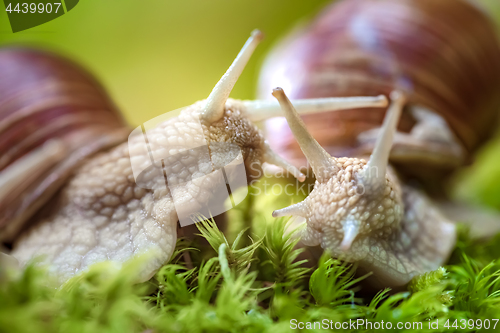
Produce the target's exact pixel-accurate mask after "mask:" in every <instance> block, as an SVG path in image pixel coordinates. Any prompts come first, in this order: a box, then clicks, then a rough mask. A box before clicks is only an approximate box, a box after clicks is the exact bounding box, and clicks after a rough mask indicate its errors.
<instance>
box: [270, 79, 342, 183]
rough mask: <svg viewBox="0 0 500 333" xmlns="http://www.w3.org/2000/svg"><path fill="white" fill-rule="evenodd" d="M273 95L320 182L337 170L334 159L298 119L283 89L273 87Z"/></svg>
mask: <svg viewBox="0 0 500 333" xmlns="http://www.w3.org/2000/svg"><path fill="white" fill-rule="evenodd" d="M273 96H274V97H276V99H277V100H278V102H279V103H280V106H281V108H282V109H283V112H284V113H285V117H286V120H287V121H288V125H289V126H290V129H291V130H292V132H293V134H294V136H295V138H296V139H297V141H298V143H299V145H300V149H301V150H302V151H303V152H304V155H306V158H307V160H308V161H309V163H310V164H311V167H312V169H313V172H314V174H315V176H316V179H317V180H318V181H320V182H322V181H326V180H328V179H329V178H331V176H332V175H333V174H335V173H336V172H337V171H338V168H337V165H336V163H335V160H334V159H333V158H332V157H331V156H330V154H328V153H327V152H326V150H324V149H323V147H321V146H320V145H319V143H318V142H317V141H316V140H315V139H314V138H313V137H312V136H311V134H309V132H308V131H307V129H306V127H305V125H304V122H303V121H302V119H300V116H299V114H298V113H297V111H296V110H295V108H294V107H293V105H292V103H291V102H290V100H289V99H288V97H286V95H285V93H284V91H283V89H281V88H275V89H274V90H273Z"/></svg>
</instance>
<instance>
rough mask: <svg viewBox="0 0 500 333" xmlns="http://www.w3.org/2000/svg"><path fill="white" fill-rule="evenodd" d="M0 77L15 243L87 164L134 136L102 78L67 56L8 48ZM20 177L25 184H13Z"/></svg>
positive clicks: (2, 152)
mask: <svg viewBox="0 0 500 333" xmlns="http://www.w3.org/2000/svg"><path fill="white" fill-rule="evenodd" d="M0 78H1V79H0V184H2V185H3V186H2V187H3V189H2V190H3V193H0V194H2V195H0V238H1V239H2V240H4V241H5V240H7V241H8V240H9V239H12V237H13V236H14V235H15V234H16V233H17V232H18V230H19V229H20V228H21V227H22V226H23V224H24V223H25V222H26V221H27V220H28V219H29V218H30V217H31V216H32V215H33V213H34V212H36V211H37V210H38V209H39V208H40V207H41V206H42V205H43V204H44V203H46V202H47V201H48V200H49V199H50V198H51V196H52V195H53V194H54V193H55V192H56V191H57V190H58V189H59V187H60V186H61V185H62V184H63V183H64V181H65V180H66V179H67V177H69V176H70V175H71V172H72V169H73V168H74V167H76V166H77V165H78V163H79V162H80V161H81V160H82V159H83V158H85V157H87V156H89V155H91V154H93V153H95V152H96V151H99V150H101V149H105V148H106V147H110V146H113V145H115V144H117V143H118V142H123V141H125V139H126V137H127V135H128V133H129V130H128V129H127V127H126V124H125V121H124V120H123V119H122V117H121V115H120V113H119V112H118V110H117V109H116V107H115V106H114V104H113V102H112V101H111V100H110V98H109V97H108V95H107V93H106V92H105V91H104V89H103V88H102V87H101V85H100V84H99V83H98V82H97V80H96V79H95V78H94V77H93V76H92V75H90V74H89V73H87V72H86V71H85V70H84V69H82V68H80V67H79V66H77V65H75V64H74V63H72V62H70V61H69V60H67V59H65V58H62V57H60V56H56V55H55V54H52V53H49V52H45V51H40V50H32V49H27V48H5V49H2V50H0ZM16 173H17V174H16ZM13 174H16V177H17V178H18V179H21V180H22V181H16V182H15V183H14V184H9V182H12V178H13V177H12V175H13Z"/></svg>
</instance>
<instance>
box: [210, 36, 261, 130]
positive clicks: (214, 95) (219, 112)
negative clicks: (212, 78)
mask: <svg viewBox="0 0 500 333" xmlns="http://www.w3.org/2000/svg"><path fill="white" fill-rule="evenodd" d="M263 37H264V34H263V33H262V32H260V31H259V30H254V31H252V34H251V36H250V38H248V40H247V42H246V43H245V45H243V47H242V49H241V51H240V53H238V55H237V56H236V59H234V61H233V63H232V64H231V66H230V67H229V69H228V70H227V71H226V73H225V74H224V75H223V76H222V78H221V79H220V80H219V82H217V84H216V85H215V87H214V89H213V90H212V92H211V93H210V95H209V96H208V98H207V101H206V104H205V108H204V109H203V111H202V113H201V118H202V119H203V120H205V121H206V122H208V123H212V122H214V121H217V120H219V119H220V118H222V116H223V115H224V106H225V104H226V101H227V99H228V98H229V95H230V94H231V91H232V90H233V88H234V85H235V84H236V81H238V78H239V77H240V75H241V72H243V69H245V66H246V65H247V63H248V60H250V57H251V56H252V54H253V52H254V51H255V48H256V47H257V45H259V43H260V41H261V40H262V38H263Z"/></svg>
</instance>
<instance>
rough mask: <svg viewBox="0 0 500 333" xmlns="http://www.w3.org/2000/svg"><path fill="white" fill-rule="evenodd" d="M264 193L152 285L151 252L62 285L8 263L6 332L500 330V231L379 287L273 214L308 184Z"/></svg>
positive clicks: (1, 294) (183, 246)
mask: <svg viewBox="0 0 500 333" xmlns="http://www.w3.org/2000/svg"><path fill="white" fill-rule="evenodd" d="M262 187H263V185H262V183H260V184H259V186H258V187H253V188H251V189H250V191H258V190H259V189H260V190H262ZM252 193H254V194H255V192H252ZM260 194H261V195H259V196H249V197H248V200H246V201H245V202H243V203H242V204H241V205H239V206H238V208H237V209H236V210H233V211H231V212H230V214H229V217H228V220H229V222H230V228H229V229H231V230H233V232H228V233H227V238H226V236H225V234H224V233H222V232H221V231H219V229H218V228H217V226H216V225H215V223H213V222H212V221H207V222H204V223H198V224H197V225H198V227H199V230H200V233H201V234H202V238H204V239H205V240H206V241H208V244H209V245H203V242H199V240H198V241H196V240H195V241H193V240H187V239H180V240H179V241H178V246H177V251H176V253H175V255H174V256H173V258H172V259H171V261H170V262H169V263H168V264H166V265H165V266H164V267H163V268H162V269H160V271H159V272H158V273H157V274H156V276H155V277H154V278H152V279H151V280H150V281H148V282H145V283H141V284H135V283H134V281H135V279H136V277H137V275H138V271H140V267H141V262H142V260H143V258H136V259H135V260H132V261H131V262H129V263H128V264H126V265H125V266H124V267H123V268H121V269H117V268H116V267H115V266H113V265H111V264H109V263H102V264H98V265H96V266H94V267H92V269H91V270H90V271H88V272H87V273H85V274H83V275H81V276H78V277H75V278H74V279H72V280H70V281H69V282H68V283H66V284H65V285H64V286H62V287H61V288H55V287H53V284H52V282H51V281H52V280H51V278H50V276H49V275H48V274H47V272H46V271H45V270H44V268H43V267H40V266H38V265H35V264H34V265H30V266H28V267H27V268H26V269H24V271H22V272H18V273H15V272H7V271H5V270H4V271H1V272H0V279H1V282H0V332H9V333H15V332H30V333H35V332H273V333H278V332H288V331H292V328H294V327H298V326H299V323H304V325H307V324H306V323H311V324H310V326H304V327H305V328H307V327H310V328H311V329H310V330H306V331H311V332H314V331H323V329H322V328H325V327H326V326H329V327H332V328H333V329H332V330H334V331H342V332H369V331H382V330H381V329H380V328H379V329H375V327H376V326H374V328H372V329H370V327H369V324H366V325H364V326H359V327H356V328H353V327H352V326H346V324H344V328H339V329H335V323H340V324H341V323H346V322H349V320H352V321H356V322H359V321H358V320H366V321H367V322H370V323H372V325H373V324H374V325H381V323H382V322H383V323H384V324H385V325H386V326H385V327H387V325H388V324H390V325H391V326H392V329H391V331H394V332H412V331H419V332H476V331H483V330H485V329H484V327H483V328H479V329H478V325H479V324H480V323H481V326H484V325H485V324H486V323H488V321H484V320H486V319H489V323H490V324H489V325H490V329H489V330H487V331H491V332H495V331H500V324H498V325H496V328H495V329H493V326H494V325H495V323H496V322H495V321H494V320H495V319H499V318H500V261H499V260H498V259H497V258H499V257H500V236H497V237H495V238H493V239H491V240H490V241H488V242H487V243H485V242H474V241H471V240H470V239H468V238H467V232H466V231H465V230H461V231H460V237H459V241H458V243H457V247H456V249H455V251H454V253H453V255H452V257H451V259H450V261H449V263H448V264H447V265H446V266H444V267H443V268H440V269H438V270H436V271H434V272H430V273H428V274H425V275H423V276H420V277H417V278H415V279H414V280H413V281H412V282H411V283H410V284H409V286H408V288H407V290H404V291H399V292H395V291H390V290H381V291H379V292H378V293H369V292H367V291H366V288H365V286H364V285H363V281H362V280H363V277H358V276H356V275H355V270H356V267H355V266H351V265H346V264H343V263H341V262H339V261H338V260H335V259H332V258H329V257H328V256H325V255H324V256H322V257H321V258H320V260H319V261H318V262H317V263H315V262H311V261H310V262H307V260H308V259H298V258H301V257H302V255H303V254H301V253H302V252H303V251H304V250H303V249H296V248H295V244H296V240H295V239H294V238H293V236H292V235H291V234H287V233H286V232H285V229H286V224H287V221H285V220H283V219H279V220H272V218H266V217H265V216H266V215H267V214H268V213H269V212H268V210H272V209H273V208H279V207H283V206H286V205H288V204H290V200H292V201H295V202H296V201H298V200H300V199H301V197H303V194H302V193H297V195H296V196H292V197H293V198H292V199H290V196H281V195H273V194H272V193H268V194H267V195H264V193H260ZM267 216H269V215H267ZM244 225H250V226H252V228H250V229H245V228H244ZM238 230H240V232H234V231H238ZM241 230H243V231H241ZM231 235H232V236H231ZM228 239H229V240H228ZM205 243H206V242H205ZM307 266H309V268H308V267H307ZM325 320H326V321H325ZM315 322H319V323H317V324H316V326H314V323H315ZM376 323H378V324H376ZM398 323H403V325H404V323H409V324H407V325H406V327H410V326H408V325H417V324H414V323H422V326H421V329H413V328H409V329H406V328H404V326H403V327H402V328H401V329H398V327H397V325H398ZM435 323H438V325H436V324H435ZM446 323H448V325H447V326H448V327H445V325H446ZM338 325H339V324H337V327H339V326H338ZM320 326H321V327H320ZM413 327H414V328H415V327H419V326H413Z"/></svg>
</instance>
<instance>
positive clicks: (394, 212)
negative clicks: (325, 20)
mask: <svg viewBox="0 0 500 333" xmlns="http://www.w3.org/2000/svg"><path fill="white" fill-rule="evenodd" d="M273 95H274V96H275V97H276V98H277V99H278V100H279V101H280V104H281V105H282V107H283V109H284V111H285V114H286V120H287V122H288V124H289V125H290V128H291V131H292V133H293V134H294V136H295V138H296V139H297V142H298V144H299V146H300V148H301V149H302V151H303V152H304V154H305V156H306V158H307V160H308V162H309V163H310V165H311V168H312V170H313V172H314V175H315V176H316V182H315V185H314V189H313V190H312V192H311V193H310V194H309V196H308V197H307V198H306V199H305V200H304V201H302V202H299V203H297V204H294V205H292V206H290V207H287V208H283V209H280V210H278V211H275V212H273V216H275V217H279V216H290V215H291V216H294V217H298V218H302V219H303V220H304V222H302V225H301V226H300V224H299V226H300V227H302V230H301V231H300V238H301V242H302V244H303V245H305V246H316V245H320V246H321V247H322V248H323V249H324V250H325V251H326V252H328V253H329V254H331V255H333V256H334V257H337V258H340V259H343V260H345V261H348V262H357V263H358V264H359V268H360V270H361V271H364V272H373V273H374V275H373V276H372V277H371V278H370V283H371V284H372V286H374V287H378V288H381V287H388V286H390V287H401V286H403V285H405V284H406V283H408V282H409V281H410V280H411V279H412V278H413V277H414V276H416V275H418V274H421V273H423V272H427V271H430V270H435V269H437V268H439V266H440V265H442V264H443V263H444V262H445V260H446V259H447V258H448V256H449V254H450V253H451V250H452V249H453V246H454V244H455V238H456V235H455V225H454V223H453V222H452V221H450V220H449V219H447V218H446V217H445V216H444V215H443V214H441V213H440V212H439V210H438V209H437V208H436V207H435V206H434V205H433V204H432V203H431V202H430V201H429V199H428V198H426V196H425V195H424V194H422V193H420V192H418V191H416V190H414V189H412V188H411V187H409V186H406V185H403V184H402V183H401V181H400V180H399V179H398V176H397V175H396V174H395V173H394V171H393V170H392V169H391V168H390V166H389V165H388V162H389V154H390V151H391V148H392V143H393V137H394V135H395V133H396V126H397V124H398V121H399V117H400V114H401V110H402V107H403V104H404V97H403V96H400V95H399V93H397V92H394V93H393V94H392V95H391V97H392V104H391V106H390V107H389V110H388V111H387V115H386V118H385V120H384V124H383V126H382V128H381V131H380V133H379V136H378V138H377V142H376V145H375V148H374V151H373V153H372V154H371V156H370V157H369V159H368V161H366V160H364V159H359V158H355V157H354V158H353V157H349V158H347V157H343V158H335V157H332V156H330V155H329V154H328V153H327V152H326V151H325V150H324V149H323V148H322V147H321V146H320V145H319V144H318V142H317V141H316V140H315V139H314V138H313V137H312V136H311V134H309V132H308V131H307V129H306V127H305V124H304V123H303V122H302V120H301V119H300V117H299V115H298V113H297V112H296V111H295V109H294V108H293V106H292V104H291V103H290V101H289V100H288V98H287V97H286V96H285V94H284V92H283V90H282V89H281V88H277V89H275V90H274V93H273ZM299 223H300V222H299ZM296 224H298V223H297V221H296Z"/></svg>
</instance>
